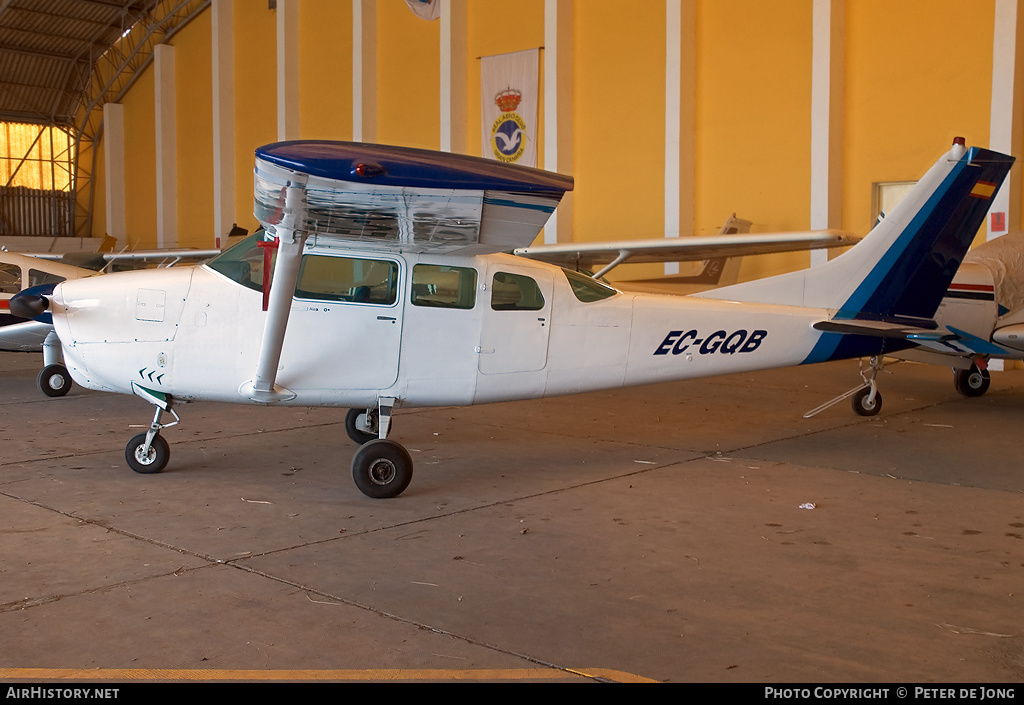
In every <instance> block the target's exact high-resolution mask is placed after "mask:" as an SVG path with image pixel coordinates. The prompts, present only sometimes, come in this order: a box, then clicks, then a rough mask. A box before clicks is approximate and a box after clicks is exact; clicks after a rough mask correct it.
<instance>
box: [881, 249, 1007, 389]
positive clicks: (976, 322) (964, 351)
mask: <svg viewBox="0 0 1024 705" xmlns="http://www.w3.org/2000/svg"><path fill="white" fill-rule="evenodd" d="M935 319H936V321H937V322H938V323H939V329H938V331H939V332H938V333H937V334H936V333H932V334H927V335H920V336H918V337H917V338H916V339H917V341H918V343H919V346H920V347H918V348H916V349H911V350H908V351H906V352H905V353H903V354H902V355H900V356H899V357H902V358H905V359H908V360H917V361H920V362H931V363H935V364H946V365H950V366H952V367H953V369H954V373H953V383H954V386H955V387H956V390H957V391H958V392H960V393H961V394H962V395H964V396H967V397H976V396H981V395H982V394H984V393H985V392H987V391H988V388H989V384H990V382H991V380H990V377H989V372H988V361H989V360H994V359H995V360H1024V233H1011V234H1007V235H1003V236H1001V237H998V238H995V239H994V240H990V241H989V242H986V243H984V244H982V245H979V246H978V247H976V248H974V249H973V250H971V251H970V252H968V253H967V256H966V257H964V262H963V264H962V265H960V269H959V270H958V271H957V273H956V276H955V277H954V278H953V281H952V282H951V283H950V285H949V290H948V291H947V292H946V296H945V297H944V298H943V300H942V303H941V304H940V305H939V310H938V312H937V313H936V315H935Z"/></svg>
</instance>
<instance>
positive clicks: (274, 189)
mask: <svg viewBox="0 0 1024 705" xmlns="http://www.w3.org/2000/svg"><path fill="white" fill-rule="evenodd" d="M1012 163H1013V158H1012V157H1008V156H1005V155H1002V154H998V153H995V152H992V151H988V150H985V149H981V148H976V147H974V148H970V149H968V148H966V147H965V145H964V143H963V140H959V139H958V140H957V141H956V142H955V143H954V145H953V147H952V149H951V150H950V151H949V152H947V153H946V154H944V155H943V156H942V157H940V158H939V160H938V161H937V162H936V164H935V165H934V166H933V167H932V168H931V169H930V170H929V171H928V173H927V174H926V175H925V176H924V177H923V178H922V179H921V181H920V182H919V183H918V185H917V186H916V187H915V189H914V190H913V191H912V192H911V193H910V194H909V195H908V196H907V197H906V198H905V199H904V200H903V201H902V202H901V204H900V205H899V206H898V207H897V208H896V209H894V210H893V212H892V213H891V214H890V215H889V216H888V217H887V218H885V219H884V220H883V221H882V222H881V223H879V224H878V225H877V226H876V227H875V228H874V229H873V230H872V231H871V233H870V234H869V235H868V236H867V237H865V238H864V239H863V240H862V241H861V242H859V243H858V244H857V245H855V246H854V247H852V248H851V249H850V250H848V251H847V252H845V253H844V254H842V255H840V256H839V257H837V258H835V259H833V260H831V261H829V262H827V263H825V264H823V265H821V266H818V267H814V268H811V269H808V270H804V271H801V272H794V273H790V274H785V275H781V276H777V277H771V278H767V279H762V280H759V281H755V282H748V283H743V284H738V285H735V286H730V287H724V288H720V289H716V290H713V291H709V292H705V293H703V294H700V295H694V296H682V297H680V296H667V295H656V294H626V293H623V292H620V291H618V290H616V289H614V288H612V287H609V286H606V285H605V284H603V283H601V282H600V281H597V280H595V279H593V278H591V277H589V276H586V275H583V274H580V273H579V272H576V271H573V270H569V269H561V268H559V267H556V266H553V265H550V264H546V263H544V262H540V261H536V260H531V259H528V258H525V257H521V256H520V257H517V256H513V255H510V254H501V253H502V252H508V251H511V250H513V249H515V248H520V247H526V246H527V245H529V244H530V243H531V242H532V241H533V239H534V238H535V237H536V235H537V233H538V231H539V230H540V228H542V227H543V225H544V223H545V222H546V221H547V219H548V216H549V215H550V214H551V212H552V211H553V210H554V208H555V206H556V205H557V204H558V202H559V200H560V199H561V197H562V195H563V194H564V193H565V192H566V191H568V190H570V189H571V188H572V180H571V179H570V178H568V177H565V176H560V175H557V174H550V173H546V172H542V171H537V170H532V169H523V168H521V167H515V166H510V165H504V164H500V163H497V162H493V161H485V160H482V159H476V158H472V157H466V156H460V155H453V154H442V153H434V152H425V151H421V150H411V149H403V148H397V147H383V146H370V145H360V144H347V143H335V142H319V141H315V142H314V141H300V142H283V143H277V144H272V145H269V146H266V147H263V148H260V149H259V150H257V153H256V173H255V213H256V216H257V218H258V219H259V220H260V222H261V223H262V224H263V226H264V228H265V234H260V235H257V236H254V237H253V238H250V239H249V240H247V241H245V242H243V243H242V244H240V245H238V246H236V247H235V248H233V249H231V250H229V251H227V252H225V253H224V254H222V255H221V256H220V257H218V258H216V259H214V260H212V261H211V262H209V263H206V264H204V265H202V266H198V267H189V268H172V269H165V270H155V271H147V272H134V273H124V274H116V275H109V276H103V277H93V278H88V279H80V280H76V281H69V282H64V283H62V284H59V285H57V286H56V288H55V289H54V290H53V292H52V293H50V294H42V295H40V294H35V295H30V294H25V295H21V296H19V297H15V298H14V299H12V302H11V307H12V311H15V309H17V311H18V312H20V313H21V314H22V315H26V316H32V315H38V314H40V313H42V312H44V311H47V310H48V311H49V312H50V313H51V314H52V316H53V321H54V326H55V328H56V331H57V333H58V335H59V337H60V341H61V344H62V346H63V350H64V358H65V360H66V362H67V364H68V368H69V370H70V371H71V374H72V376H73V377H74V378H75V381H77V382H78V383H79V384H81V385H83V386H85V387H89V388H93V389H100V390H107V391H114V392H122V393H133V394H136V395H138V396H140V397H142V398H143V399H146V400H147V401H149V402H151V403H152V404H154V405H155V406H156V410H155V413H154V417H153V421H152V423H151V425H150V428H149V430H148V431H147V432H145V433H141V434H139V435H137V436H136V437H134V438H133V439H132V440H131V441H130V442H129V443H128V446H127V448H126V459H127V461H128V463H129V465H130V466H131V467H133V468H134V469H135V470H137V471H139V472H157V471H159V470H161V469H162V468H163V467H164V466H165V465H166V463H167V460H168V457H169V452H170V450H169V446H168V444H167V442H166V441H165V440H164V438H163V436H162V435H161V431H162V430H163V429H164V428H166V427H167V426H171V425H174V424H176V423H178V417H177V414H176V413H175V411H174V407H173V401H174V400H176V399H184V400H191V399H209V400H217V401H225V402H238V403H247V404H274V405H280V404H287V405H299V406H340V407H351V410H350V412H349V418H348V426H349V431H350V435H352V436H353V437H354V438H357V439H359V440H360V441H361V442H363V445H362V446H361V447H360V449H359V450H358V451H357V452H356V454H355V456H354V458H353V460H352V472H353V477H354V479H355V482H356V484H357V486H358V487H359V488H360V490H361V491H363V492H364V493H365V494H367V495H369V496H372V497H393V496H396V495H398V494H400V493H401V492H402V491H403V490H405V488H406V487H407V485H408V484H409V481H410V479H411V477H412V461H411V458H410V456H409V453H408V452H407V451H406V450H405V448H404V447H403V446H401V445H400V444H399V443H397V442H395V441H394V440H392V439H390V438H389V437H388V436H389V434H390V431H391V428H392V424H391V412H392V410H393V409H394V408H396V407H398V406H410V407H412V406H449V405H469V404H482V403H486V402H496V401H505V400H513V399H528V398H537V397H544V396H552V395H563V394H573V393H577V392H585V391H591V390H598V389H609V388H619V387H624V386H631V385H645V384H654V383H659V382H666V381H670V380H682V379H689V378H696V377H708V376H712V375H723V374H730V373H735V372H741V371H748V370H757V369H765V368H773V367H784V366H791V365H801V364H808V363H815V362H823V361H826V360H834V359H841V358H854V357H862V356H869V355H880V354H883V353H888V352H892V351H895V350H899V349H902V348H907V347H910V346H912V345H914V344H915V343H914V338H915V336H920V335H926V334H933V333H935V332H936V331H937V325H936V324H935V322H934V321H933V320H932V317H933V316H934V314H935V311H936V309H937V307H938V305H939V302H940V301H941V299H942V297H943V295H944V294H945V292H946V290H947V287H948V285H949V284H950V282H951V281H952V279H953V276H954V274H955V273H956V271H957V268H958V267H959V265H960V263H961V260H962V259H963V257H964V254H965V253H966V252H967V249H968V247H969V246H970V244H971V241H972V240H973V238H974V236H975V234H976V232H977V230H978V228H979V226H980V225H981V223H982V222H983V219H984V217H985V214H986V212H987V210H988V208H989V205H990V202H991V199H992V196H993V195H994V193H995V191H996V190H997V189H998V188H999V185H1000V184H1001V183H1002V181H1003V179H1004V178H1005V176H1006V173H1007V172H1008V170H1009V169H1010V166H1011V165H1012ZM15 302H18V303H17V305H16V304H15ZM869 392H870V394H875V393H876V392H875V390H874V388H873V386H872V387H871V388H870V390H869ZM866 396H869V395H866ZM869 403H870V402H869ZM165 412H169V413H170V414H171V415H172V416H173V417H174V420H173V421H171V422H169V423H162V421H161V419H162V415H163V414H164V413H165Z"/></svg>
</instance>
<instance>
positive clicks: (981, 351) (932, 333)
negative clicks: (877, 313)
mask: <svg viewBox="0 0 1024 705" xmlns="http://www.w3.org/2000/svg"><path fill="white" fill-rule="evenodd" d="M813 328H814V329H815V330H820V331H823V332H826V333H841V334H845V335H859V336H868V337H874V338H887V339H890V340H892V339H895V340H903V341H906V342H907V343H910V344H912V345H918V346H921V347H923V348H927V349H928V350H934V351H936V352H940V353H943V354H946V355H950V354H952V355H996V356H1003V355H1007V354H1012V353H1011V351H1009V350H1007V349H1006V348H1003V347H1000V346H999V345H996V344H994V343H991V342H989V341H987V340H985V339H983V338H979V337H978V336H976V335H971V334H970V333H968V332H966V331H962V330H960V329H959V328H954V327H952V326H950V327H949V328H948V329H947V328H938V327H937V324H936V323H935V322H934V321H927V320H920V321H917V322H916V323H915V322H914V321H913V320H906V321H899V320H888V321H868V320H861V319H850V320H831V321H820V322H818V323H815V324H814V326H813Z"/></svg>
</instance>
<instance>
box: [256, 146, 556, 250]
mask: <svg viewBox="0 0 1024 705" xmlns="http://www.w3.org/2000/svg"><path fill="white" fill-rule="evenodd" d="M572 187H573V180H572V178H571V177H568V176H562V175H560V174H552V173H550V172H546V171H541V170H539V169H532V168H529V167H522V166H517V165H512V164H504V163H502V162H497V161H493V160H485V159H481V158H479V157H468V156H464V155H459V154H439V153H437V152H430V151H426V150H419V149H410V148H404V147H392V146H387V145H368V144H356V143H345V142H328V141H319V140H302V141H292V142H277V143H275V144H270V145H267V146H265V147H260V148H259V149H257V150H256V174H255V184H254V196H255V207H254V213H255V215H256V218H257V219H258V220H259V221H260V223H262V224H263V226H264V227H265V228H266V229H267V232H268V233H270V234H271V235H275V234H276V230H277V228H278V226H282V225H283V226H284V227H285V229H287V230H291V229H294V230H297V231H304V232H305V233H307V237H310V238H313V239H314V240H313V241H316V242H319V243H320V244H323V243H324V242H328V243H329V242H331V241H341V242H344V243H345V244H346V245H348V246H365V247H368V248H373V249H375V250H378V251H380V250H391V251H402V252H438V253H441V252H444V253H457V254H466V255H474V254H483V253H488V252H503V251H509V250H511V249H513V248H515V247H523V246H526V245H528V244H530V243H531V242H533V240H534V239H535V238H536V237H537V234H538V233H539V232H540V230H541V228H543V227H544V223H545V222H547V219H548V216H550V215H551V213H552V212H553V211H554V210H555V206H557V205H558V202H559V201H560V200H561V198H562V196H563V195H564V194H565V192H566V191H570V190H572ZM289 189H291V191H292V193H293V200H292V201H291V202H290V203H289V202H288V199H287V192H288V191H289ZM289 217H290V218H293V219H294V223H293V224H291V223H288V224H286V221H287V219H288V218H289Z"/></svg>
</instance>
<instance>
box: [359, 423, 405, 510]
mask: <svg viewBox="0 0 1024 705" xmlns="http://www.w3.org/2000/svg"><path fill="white" fill-rule="evenodd" d="M352 479H353V480H355V482H356V487H358V488H359V491H360V492H362V493H363V494H365V495H366V496H367V497H372V498H373V499H389V498H391V497H397V496H398V495H400V494H402V492H404V491H405V488H406V487H408V486H409V483H410V482H411V481H412V457H411V456H410V455H409V451H407V450H406V449H405V448H403V447H402V446H401V445H399V444H398V443H395V442H394V441H389V440H386V439H380V438H378V439H377V440H374V441H370V442H369V443H366V444H364V445H363V447H362V448H360V449H359V450H358V451H356V454H355V456H354V457H353V458H352Z"/></svg>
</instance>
